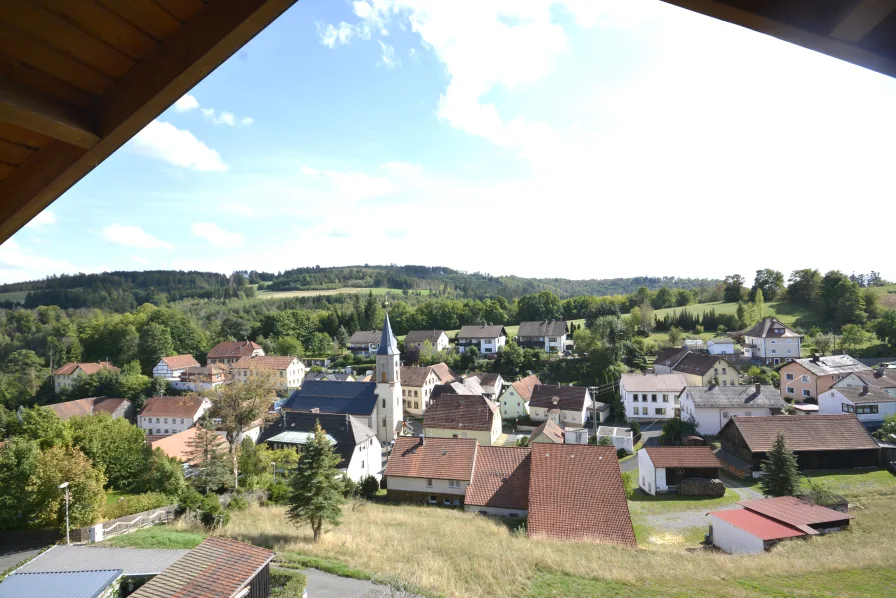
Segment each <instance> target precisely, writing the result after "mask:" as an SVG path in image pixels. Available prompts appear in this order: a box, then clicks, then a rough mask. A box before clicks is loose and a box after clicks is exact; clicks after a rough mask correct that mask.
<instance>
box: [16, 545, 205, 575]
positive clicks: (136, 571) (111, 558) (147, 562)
mask: <svg viewBox="0 0 896 598" xmlns="http://www.w3.org/2000/svg"><path fill="white" fill-rule="evenodd" d="M187 552H189V551H187V550H174V549H170V550H169V549H150V548H111V547H101V546H53V547H52V548H50V549H49V550H47V551H46V552H44V553H43V554H41V555H39V556H37V557H36V558H34V559H33V560H31V561H30V562H29V563H28V564H27V565H24V566H23V567H21V568H20V569H19V572H22V573H50V572H56V573H58V572H62V571H91V570H95V569H121V570H122V571H123V572H124V575H157V574H159V573H161V572H162V571H164V570H165V569H167V568H168V567H170V566H171V565H172V564H173V563H174V562H175V561H176V560H177V559H179V558H180V557H182V556H184V555H185V554H187Z"/></svg>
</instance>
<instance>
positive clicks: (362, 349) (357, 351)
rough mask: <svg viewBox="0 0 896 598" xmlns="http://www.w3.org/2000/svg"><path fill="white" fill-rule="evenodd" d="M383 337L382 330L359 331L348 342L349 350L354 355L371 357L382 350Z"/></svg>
mask: <svg viewBox="0 0 896 598" xmlns="http://www.w3.org/2000/svg"><path fill="white" fill-rule="evenodd" d="M382 336H383V331H382V330H358V331H357V332H355V333H354V334H353V335H352V336H351V338H350V339H349V340H348V350H349V351H351V352H352V354H353V355H364V356H365V357H371V356H373V355H375V354H376V352H377V350H378V349H379V348H380V340H382Z"/></svg>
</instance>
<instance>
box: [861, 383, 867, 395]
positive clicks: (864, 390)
mask: <svg viewBox="0 0 896 598" xmlns="http://www.w3.org/2000/svg"><path fill="white" fill-rule="evenodd" d="M862 394H863V395H866V394H868V385H867V384H864V385H862Z"/></svg>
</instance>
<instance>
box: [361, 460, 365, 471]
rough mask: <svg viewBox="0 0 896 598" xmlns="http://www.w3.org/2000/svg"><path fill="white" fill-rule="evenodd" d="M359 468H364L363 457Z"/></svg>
mask: <svg viewBox="0 0 896 598" xmlns="http://www.w3.org/2000/svg"><path fill="white" fill-rule="evenodd" d="M361 469H364V459H361Z"/></svg>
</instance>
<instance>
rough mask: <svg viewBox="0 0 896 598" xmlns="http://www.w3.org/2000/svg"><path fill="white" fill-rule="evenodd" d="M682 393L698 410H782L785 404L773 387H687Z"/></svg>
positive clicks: (751, 385)
mask: <svg viewBox="0 0 896 598" xmlns="http://www.w3.org/2000/svg"><path fill="white" fill-rule="evenodd" d="M682 392H683V393H685V392H686V393H688V396H689V397H691V400H692V401H694V407H696V408H698V409H727V408H732V407H759V408H767V409H784V407H785V406H786V403H785V402H784V399H782V398H781V395H780V393H779V392H778V391H777V390H776V389H775V387H774V386H770V385H767V384H763V385H760V387H759V392H758V393H757V392H756V385H755V384H750V385H749V386H687V387H685V389H684V391H682Z"/></svg>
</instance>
